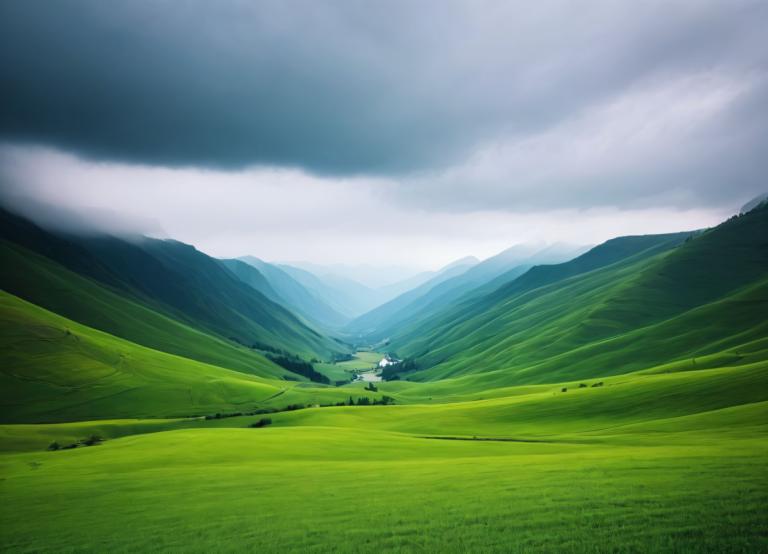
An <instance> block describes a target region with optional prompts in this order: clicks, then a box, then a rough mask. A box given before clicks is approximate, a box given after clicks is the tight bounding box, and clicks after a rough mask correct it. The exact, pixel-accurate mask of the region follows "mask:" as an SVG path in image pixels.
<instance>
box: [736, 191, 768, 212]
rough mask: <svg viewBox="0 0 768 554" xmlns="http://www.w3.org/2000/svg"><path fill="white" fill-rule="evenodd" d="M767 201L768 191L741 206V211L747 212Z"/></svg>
mask: <svg viewBox="0 0 768 554" xmlns="http://www.w3.org/2000/svg"><path fill="white" fill-rule="evenodd" d="M766 201H768V192H765V193H763V194H760V195H758V196H755V197H754V198H753V199H752V200H750V201H749V202H747V203H746V204H744V205H743V206H742V207H741V209H740V210H739V213H740V214H745V213H747V212H751V211H752V210H754V209H755V208H757V207H758V206H759V205H760V204H763V203H764V202H766Z"/></svg>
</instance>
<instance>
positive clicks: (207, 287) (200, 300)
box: [0, 212, 348, 358]
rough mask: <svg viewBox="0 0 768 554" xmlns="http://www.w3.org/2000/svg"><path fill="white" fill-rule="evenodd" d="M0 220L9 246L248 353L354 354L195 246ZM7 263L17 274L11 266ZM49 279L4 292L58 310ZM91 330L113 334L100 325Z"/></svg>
mask: <svg viewBox="0 0 768 554" xmlns="http://www.w3.org/2000/svg"><path fill="white" fill-rule="evenodd" d="M0 215H2V217H0V223H1V224H2V230H3V238H4V240H6V241H7V242H10V243H11V244H14V245H17V246H20V247H22V248H26V249H32V251H33V252H36V253H40V254H41V255H43V256H45V257H47V258H48V259H50V260H52V261H54V262H57V263H58V264H61V266H63V267H65V268H67V269H69V270H70V271H71V272H74V273H77V274H78V275H80V276H84V277H89V278H92V279H94V280H96V281H98V282H99V283H101V284H103V285H105V286H106V287H108V288H110V289H112V290H113V291H114V292H115V293H118V294H120V295H122V296H125V297H127V298H129V299H131V300H133V301H136V302H139V303H142V304H145V305H147V306H149V307H150V308H151V309H152V310H155V311H160V312H162V313H164V314H165V315H167V316H169V317H171V318H173V319H177V320H179V321H181V322H183V323H184V324H186V325H188V326H192V327H194V328H196V329H199V330H202V331H205V332H207V333H213V334H216V335H218V336H219V337H222V338H224V339H229V340H234V341H236V342H239V343H241V344H243V345H245V346H256V347H258V348H272V349H281V350H285V351H288V352H291V353H293V354H299V355H303V356H305V357H307V358H310V357H319V358H330V357H332V356H333V355H335V354H337V353H340V352H346V351H348V348H347V347H345V346H344V345H342V344H340V343H339V342H337V341H334V340H331V339H329V338H327V337H324V336H323V335H321V334H320V333H319V332H317V331H316V330H314V329H312V328H310V327H308V326H307V325H306V324H304V323H302V322H301V321H300V320H299V319H298V318H297V317H296V316H294V315H293V314H292V313H291V312H289V311H288V310H287V309H285V308H283V307H282V306H280V305H279V304H276V303H275V302H273V301H271V300H269V299H268V298H267V297H265V296H264V295H263V294H262V293H260V292H259V291H257V290H255V289H254V288H252V287H250V286H249V285H246V284H245V283H243V282H241V281H240V280H239V279H238V278H237V277H235V276H234V275H232V273H230V272H229V271H228V270H227V269H225V268H224V267H222V266H221V265H220V264H219V262H218V261H216V260H214V259H213V258H210V257H208V256H206V255H205V254H203V253H201V252H199V251H197V250H196V249H195V248H193V247H192V246H189V245H185V244H182V243H179V242H176V241H160V240H155V239H148V238H145V237H138V238H135V239H132V240H124V239H118V238H116V237H110V236H105V235H93V236H70V235H63V234H55V233H51V232H48V231H44V230H43V229H41V228H39V227H37V226H36V225H34V224H32V223H31V222H29V221H26V220H24V219H22V218H19V217H17V216H14V215H12V214H9V213H7V212H3V213H2V214H0ZM51 245H53V246H54V248H51ZM6 252H7V250H6ZM4 264H7V266H8V267H15V266H14V263H13V260H10V259H9V260H4ZM46 275H47V272H46V273H40V272H38V277H40V279H39V280H37V281H35V284H34V285H33V284H32V283H30V282H28V281H27V279H26V276H25V274H24V273H23V272H18V271H8V272H4V274H3V276H2V282H0V285H2V287H3V288H4V289H5V290H8V291H9V292H12V293H14V294H16V295H18V296H21V297H22V298H25V299H28V300H30V301H32V302H35V303H37V304H40V305H42V306H44V307H50V308H51V309H56V308H55V307H53V306H52V305H50V304H47V302H62V299H61V298H60V297H61V296H62V294H61V293H60V292H55V291H54V290H53V289H52V287H51V286H50V285H49V284H47V283H46V282H45V278H46ZM73 307H74V310H72V311H69V312H66V313H65V315H66V316H67V317H70V318H72V319H75V320H77V321H80V319H79V314H78V313H77V310H79V309H82V310H86V311H87V310H91V309H92V308H91V307H89V306H88V305H87V303H86V304H85V305H82V306H81V307H78V306H73ZM101 317H102V318H109V315H107V314H104V315H102V316H101ZM86 323H87V324H89V325H92V326H95V327H97V328H101V329H104V330H107V331H110V332H112V331H111V330H110V329H108V328H106V329H105V328H104V327H99V325H97V324H95V323H94V322H93V321H88V322H86Z"/></svg>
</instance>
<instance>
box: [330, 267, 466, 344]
mask: <svg viewBox="0 0 768 554" xmlns="http://www.w3.org/2000/svg"><path fill="white" fill-rule="evenodd" d="M476 264H477V259H476V258H465V259H462V260H457V262H454V263H452V264H450V265H448V266H446V267H444V268H442V269H441V270H439V271H437V272H436V273H435V274H434V276H432V278H430V279H429V280H428V281H426V282H424V283H422V284H421V285H418V286H417V287H415V288H413V289H411V290H409V291H407V292H405V293H403V294H401V295H399V296H397V297H396V298H394V299H392V300H390V301H389V302H386V303H384V304H382V305H381V306H378V307H377V308H374V309H373V310H371V311H370V312H367V313H365V314H363V315H361V316H360V317H358V318H355V319H354V320H353V321H352V322H350V323H349V324H347V326H346V327H345V328H344V330H345V331H346V332H347V333H350V334H357V335H362V336H370V335H371V334H373V333H375V332H376V330H377V329H382V328H387V327H392V326H394V325H397V324H398V323H399V322H400V321H402V320H403V319H405V318H407V317H408V315H409V306H410V305H411V304H412V303H413V302H415V301H417V300H418V299H419V298H422V297H423V296H424V295H426V294H427V293H429V291H430V290H432V289H433V288H435V287H436V286H437V285H439V284H440V283H442V282H444V281H447V280H449V279H452V278H454V277H457V276H459V275H461V274H462V273H465V272H466V271H467V270H469V269H470V268H471V267H473V266H474V265H476Z"/></svg>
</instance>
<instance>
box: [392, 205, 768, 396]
mask: <svg viewBox="0 0 768 554" xmlns="http://www.w3.org/2000/svg"><path fill="white" fill-rule="evenodd" d="M766 237H768V212H766V211H764V210H763V211H757V212H753V213H750V214H748V215H745V216H742V217H739V218H735V219H732V220H730V221H728V222H726V223H724V224H722V225H720V226H718V227H717V228H715V229H712V230H710V231H707V232H705V233H703V234H701V235H698V236H696V237H692V238H691V239H688V240H686V241H685V242H684V243H683V244H680V245H679V246H678V244H679V242H680V241H681V239H682V236H681V235H677V236H672V237H670V236H659V237H657V238H656V240H655V242H654V240H653V239H651V238H649V239H643V240H639V239H636V238H630V239H625V240H620V241H619V242H616V241H614V242H613V243H612V244H611V243H606V245H604V246H603V247H600V249H595V250H593V251H592V252H591V253H588V254H585V255H584V256H582V257H581V258H579V259H577V260H574V261H573V262H570V263H567V264H561V265H560V266H551V267H545V268H543V269H539V268H536V269H533V270H531V271H530V272H528V273H527V274H525V275H523V276H522V277H520V278H518V279H517V280H516V281H513V282H511V283H509V284H508V285H506V286H504V287H502V288H500V289H498V290H497V291H495V292H493V293H491V294H487V295H485V296H483V297H480V298H471V299H470V300H467V301H465V302H464V303H462V304H460V305H458V306H456V307H455V308H453V309H449V310H444V311H443V312H442V313H440V314H438V316H437V317H435V318H433V319H432V321H431V326H428V327H424V326H419V327H418V331H417V330H416V328H414V327H410V328H406V329H405V330H404V332H403V333H402V334H401V335H399V336H395V337H393V339H392V348H393V349H395V350H396V351H397V352H398V353H399V354H400V355H405V356H410V357H415V358H416V363H417V365H418V366H419V369H421V370H422V371H420V372H418V373H416V374H414V375H412V376H411V377H410V378H415V379H420V380H422V379H434V378H439V377H445V376H448V375H455V374H463V373H476V372H485V371H492V370H497V369H504V370H506V374H507V375H508V377H509V383H510V384H511V383H521V382H542V381H546V380H550V381H551V380H555V381H557V380H562V379H566V378H568V376H569V375H572V376H574V377H577V376H590V375H608V374H616V373H623V372H627V371H632V370H634V369H638V368H639V367H641V366H642V365H643V363H647V364H649V365H657V364H660V363H663V362H664V361H674V360H676V359H680V358H681V357H689V356H694V355H696V354H697V353H706V352H711V351H712V350H713V345H712V343H713V342H714V343H715V344H716V343H717V342H718V341H720V340H725V338H726V337H730V336H732V335H738V334H739V333H741V332H749V333H752V336H754V337H760V336H761V333H762V332H763V329H762V326H761V323H762V319H761V317H762V316H761V314H763V313H764V310H765V307H764V303H763V300H762V297H763V296H762V295H763V294H764V290H765V289H764V280H765V279H766V277H768V246H767V245H766ZM627 242H630V243H631V244H630V245H627V244H626V243H627ZM622 243H623V244H622ZM599 250H603V253H601V252H600V251H599ZM605 254H610V255H605ZM616 260H619V261H616ZM712 260H718V263H717V264H712ZM611 262H613V263H611ZM606 263H607V264H608V265H601V264H606ZM713 266H716V267H713ZM593 268H594V269H593ZM749 286H752V287H754V288H752V289H749V288H748V287H749ZM740 291H741V292H740ZM737 293H738V294H741V293H743V295H744V296H741V297H739V296H735V297H734V299H733V302H730V303H729V302H718V301H719V300H726V297H727V296H728V295H729V294H730V295H736V294H737ZM710 304H711V306H710ZM734 306H736V307H737V309H734ZM705 307H708V308H707V309H704V308H705ZM695 309H701V310H704V311H702V312H698V313H697V312H693V311H692V310H695ZM688 312H690V313H688ZM684 314H687V315H685V317H683V316H684ZM697 314H703V315H697ZM673 318H680V319H678V320H675V321H672V319H673ZM664 322H668V324H666V325H664ZM711 326H714V327H715V329H713V330H712V332H701V331H702V330H704V329H709V328H710V327H711ZM622 336H624V338H623V339H622ZM665 342H666V343H671V344H672V345H673V346H671V347H666V348H656V347H654V348H650V346H651V345H657V344H664V343H665ZM633 344H634V345H641V346H640V347H639V348H633V347H632V345H633ZM610 350H613V355H611V354H610V353H609V351H610ZM637 350H641V352H639V353H638V352H637ZM598 352H599V353H600V356H601V357H595V355H596V353H598ZM557 356H563V357H562V358H556V357H557Z"/></svg>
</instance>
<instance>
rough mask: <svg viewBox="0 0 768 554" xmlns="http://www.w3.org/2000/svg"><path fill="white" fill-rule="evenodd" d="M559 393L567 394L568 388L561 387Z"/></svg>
mask: <svg viewBox="0 0 768 554" xmlns="http://www.w3.org/2000/svg"><path fill="white" fill-rule="evenodd" d="M560 392H568V387H563V388H562V390H561V391H560Z"/></svg>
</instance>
